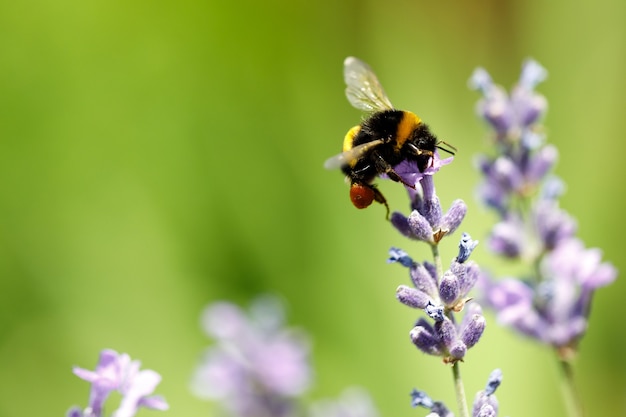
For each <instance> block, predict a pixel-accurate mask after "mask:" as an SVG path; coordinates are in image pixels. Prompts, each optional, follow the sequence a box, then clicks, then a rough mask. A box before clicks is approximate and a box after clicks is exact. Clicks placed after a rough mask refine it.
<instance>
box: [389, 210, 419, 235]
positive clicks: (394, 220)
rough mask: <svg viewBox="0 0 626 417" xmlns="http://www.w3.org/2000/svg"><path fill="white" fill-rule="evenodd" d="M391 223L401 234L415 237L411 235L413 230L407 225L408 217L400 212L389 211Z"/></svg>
mask: <svg viewBox="0 0 626 417" xmlns="http://www.w3.org/2000/svg"><path fill="white" fill-rule="evenodd" d="M390 221H391V225H392V226H393V227H395V228H396V230H397V231H399V232H400V233H401V234H402V235H403V236H406V237H408V238H410V239H415V236H413V231H412V230H411V227H410V226H409V219H408V218H407V217H406V216H405V215H404V214H402V213H398V212H397V211H394V212H393V213H391V220H390Z"/></svg>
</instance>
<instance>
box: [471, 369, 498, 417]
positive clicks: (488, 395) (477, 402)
mask: <svg viewBox="0 0 626 417" xmlns="http://www.w3.org/2000/svg"><path fill="white" fill-rule="evenodd" d="M501 382H502V372H501V371H500V370H499V369H496V370H494V371H493V372H491V374H490V375H489V380H488V381H487V386H486V387H485V389H484V390H483V391H479V392H478V393H476V397H475V398H474V405H473V407H472V416H474V417H495V416H497V415H498V400H497V399H496V397H495V395H493V394H494V393H495V391H496V389H497V388H498V386H500V383H501Z"/></svg>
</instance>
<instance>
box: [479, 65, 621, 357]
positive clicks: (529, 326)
mask: <svg viewBox="0 0 626 417" xmlns="http://www.w3.org/2000/svg"><path fill="white" fill-rule="evenodd" d="M546 74H547V72H546V70H545V69H544V68H543V67H541V66H540V65H539V64H538V63H537V62H535V61H532V60H529V61H526V62H525V63H524V65H523V67H522V73H521V75H520V79H519V82H518V83H517V85H516V86H515V87H514V88H513V89H512V91H511V93H510V94H507V93H506V92H505V91H504V90H503V89H502V88H501V87H498V86H496V85H495V84H494V83H493V82H492V80H491V77H489V76H488V74H486V72H485V71H484V70H482V69H479V70H477V71H475V72H474V75H473V76H472V79H471V81H470V83H471V84H472V86H473V87H474V88H476V89H478V90H480V91H481V93H482V94H483V98H482V99H481V100H480V101H479V103H478V109H479V115H480V116H481V117H483V118H484V119H485V120H486V121H487V122H488V123H489V124H490V125H491V127H492V128H493V130H494V133H495V135H496V141H497V145H498V146H495V147H491V148H492V149H495V150H496V153H495V155H493V156H482V157H481V158H480V160H479V169H480V171H481V173H482V174H483V176H484V182H483V185H482V187H481V197H482V199H483V200H484V202H485V203H486V205H487V206H488V207H491V208H493V209H495V210H496V212H497V214H498V215H499V216H500V219H499V221H498V222H497V223H496V224H495V226H494V227H493V228H492V230H491V233H490V237H489V244H488V246H489V248H490V249H491V250H492V251H493V252H495V253H496V254H498V255H500V256H503V257H506V258H509V259H512V260H518V261H523V262H524V263H525V264H526V265H532V268H529V271H528V272H526V273H525V274H524V275H523V278H520V279H515V278H507V279H500V280H495V281H492V280H491V279H490V278H489V277H487V276H486V275H481V277H482V284H481V287H482V288H483V289H484V291H483V292H484V299H485V301H486V302H487V304H488V305H489V306H490V307H492V308H493V309H494V310H495V311H496V314H497V318H498V321H499V322H500V323H502V324H505V325H508V326H511V327H513V328H514V329H515V330H517V331H519V332H520V333H523V334H525V335H527V336H530V337H532V338H534V339H536V340H538V341H540V342H542V343H545V344H547V345H550V346H552V347H554V348H555V349H556V350H557V352H558V353H559V355H560V358H561V359H562V360H565V361H567V360H568V359H569V358H570V357H571V355H572V354H573V353H574V352H575V350H576V347H577V344H578V341H579V340H580V338H582V337H583V335H584V334H585V332H586V331H587V326H588V316H589V312H590V306H591V299H592V296H593V293H594V291H595V290H596V289H597V288H600V287H602V286H605V285H608V284H610V283H611V282H612V281H613V280H615V278H616V276H617V271H616V269H615V267H613V265H611V264H609V263H603V262H602V259H601V258H602V256H601V253H600V251H599V250H598V249H587V248H585V246H584V244H583V243H582V242H581V241H580V240H579V239H577V238H576V236H575V234H576V230H577V225H576V221H575V220H574V219H573V218H572V217H571V216H570V215H569V214H568V213H566V212H565V211H564V210H562V209H561V208H559V204H558V200H557V199H558V197H560V195H561V194H562V193H563V190H564V185H563V183H562V181H560V180H559V179H557V178H556V177H554V176H553V175H552V174H551V173H550V171H551V170H552V168H553V166H554V164H555V163H556V160H557V159H558V151H557V149H556V147H554V146H553V145H549V144H545V143H544V140H543V139H544V138H543V137H539V136H540V134H539V133H538V132H540V131H542V130H543V129H539V126H538V125H539V120H540V119H541V118H542V116H543V114H544V113H545V111H546V108H547V103H546V100H545V98H544V97H543V96H541V95H539V94H537V93H536V92H535V91H534V88H535V87H536V85H537V84H538V83H540V82H541V81H543V80H544V79H545V78H546ZM539 139H540V140H539Z"/></svg>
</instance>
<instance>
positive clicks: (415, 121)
mask: <svg viewBox="0 0 626 417" xmlns="http://www.w3.org/2000/svg"><path fill="white" fill-rule="evenodd" d="M420 123H422V120H421V119H420V118H419V117H417V115H416V114H414V113H411V112H410V111H405V112H404V113H403V115H402V119H401V120H400V123H399V124H398V129H397V130H396V151H399V150H400V149H401V148H402V146H403V145H404V143H405V142H406V141H407V139H409V138H410V137H411V134H412V133H413V131H414V130H415V129H416V128H417V126H419V124H420Z"/></svg>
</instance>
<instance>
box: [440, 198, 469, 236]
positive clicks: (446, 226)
mask: <svg viewBox="0 0 626 417" xmlns="http://www.w3.org/2000/svg"><path fill="white" fill-rule="evenodd" d="M466 213H467V205H466V204H465V201H463V200H460V199H458V200H454V201H453V202H452V205H451V206H450V209H449V210H448V211H447V212H446V214H444V215H443V217H442V218H441V224H440V227H441V229H442V230H444V231H446V234H449V235H450V234H452V233H454V232H455V231H456V229H458V228H459V226H460V225H461V222H462V221H463V219H464V218H465V214H466Z"/></svg>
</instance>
